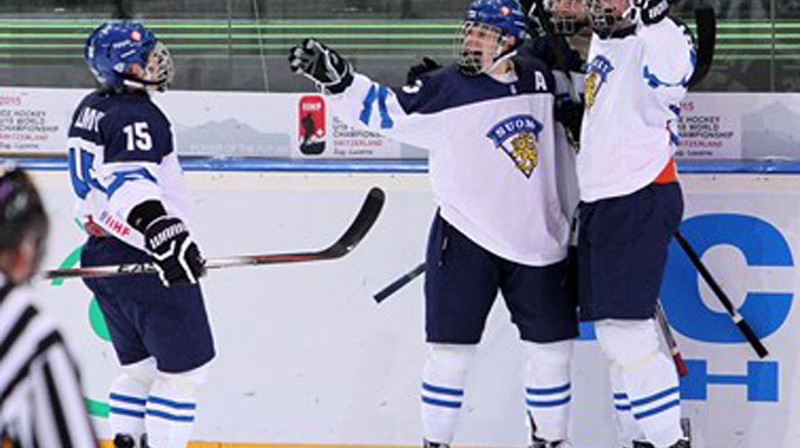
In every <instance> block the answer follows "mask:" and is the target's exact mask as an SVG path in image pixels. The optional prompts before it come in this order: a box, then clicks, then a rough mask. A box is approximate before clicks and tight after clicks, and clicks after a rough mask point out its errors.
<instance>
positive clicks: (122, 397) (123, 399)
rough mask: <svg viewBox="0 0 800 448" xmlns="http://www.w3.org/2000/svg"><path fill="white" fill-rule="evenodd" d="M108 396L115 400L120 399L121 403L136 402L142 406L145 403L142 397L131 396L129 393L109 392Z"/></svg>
mask: <svg viewBox="0 0 800 448" xmlns="http://www.w3.org/2000/svg"><path fill="white" fill-rule="evenodd" d="M108 398H110V399H112V400H116V401H121V402H123V403H130V404H138V405H140V406H144V405H145V403H147V400H146V399H144V398H139V397H131V396H130V395H122V394H116V393H113V392H112V393H111V394H109V396H108Z"/></svg>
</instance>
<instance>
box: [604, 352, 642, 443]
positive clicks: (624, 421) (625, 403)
mask: <svg viewBox="0 0 800 448" xmlns="http://www.w3.org/2000/svg"><path fill="white" fill-rule="evenodd" d="M610 370H611V372H610V379H611V390H612V393H613V394H614V395H613V398H614V409H615V414H614V415H615V418H614V421H615V423H616V426H617V439H618V440H617V441H618V442H620V443H622V444H623V445H622V446H630V444H631V441H632V440H644V433H643V432H642V430H641V428H639V424H638V423H637V422H636V419H634V418H633V413H632V412H631V400H630V398H629V397H628V393H627V391H626V390H625V386H624V383H623V381H622V372H620V370H619V366H618V365H617V364H616V363H611V369H610Z"/></svg>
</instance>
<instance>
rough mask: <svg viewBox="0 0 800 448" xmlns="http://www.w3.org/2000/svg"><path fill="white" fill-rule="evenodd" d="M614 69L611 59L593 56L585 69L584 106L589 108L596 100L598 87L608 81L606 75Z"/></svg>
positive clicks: (598, 91)
mask: <svg viewBox="0 0 800 448" xmlns="http://www.w3.org/2000/svg"><path fill="white" fill-rule="evenodd" d="M612 71H614V66H613V65H612V64H611V61H609V60H608V58H606V57H605V56H600V55H598V56H595V58H594V59H592V62H590V63H589V64H588V68H587V70H586V108H587V109H591V108H592V106H594V103H595V101H596V100H597V95H598V94H599V93H600V89H601V88H602V87H603V85H604V84H605V83H606V82H608V75H609V73H611V72H612Z"/></svg>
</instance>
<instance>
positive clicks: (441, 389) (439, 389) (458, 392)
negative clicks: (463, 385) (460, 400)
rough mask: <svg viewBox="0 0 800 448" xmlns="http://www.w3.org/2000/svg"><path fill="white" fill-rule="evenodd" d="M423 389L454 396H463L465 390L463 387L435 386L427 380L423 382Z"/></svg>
mask: <svg viewBox="0 0 800 448" xmlns="http://www.w3.org/2000/svg"><path fill="white" fill-rule="evenodd" d="M422 389H423V390H427V391H428V392H433V393H436V394H442V395H452V396H454V397H463V396H464V390H463V389H450V388H447V387H439V386H434V385H432V384H428V383H425V382H423V383H422Z"/></svg>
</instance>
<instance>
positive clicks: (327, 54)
mask: <svg viewBox="0 0 800 448" xmlns="http://www.w3.org/2000/svg"><path fill="white" fill-rule="evenodd" d="M289 67H290V68H291V70H292V71H293V72H295V73H296V74H298V75H303V76H305V77H306V78H309V79H310V80H312V81H314V83H315V84H317V86H319V87H320V88H321V90H322V91H323V92H325V93H329V94H337V93H342V92H344V90H345V89H346V88H348V87H349V86H350V84H352V83H353V68H352V67H351V66H350V63H349V62H347V60H346V59H344V58H343V57H341V56H340V55H339V53H337V52H336V51H335V50H332V49H330V48H328V47H326V46H325V45H323V44H322V43H321V42H319V41H317V40H315V39H306V40H304V41H303V43H301V44H300V45H298V46H295V47H292V49H291V50H290V51H289Z"/></svg>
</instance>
